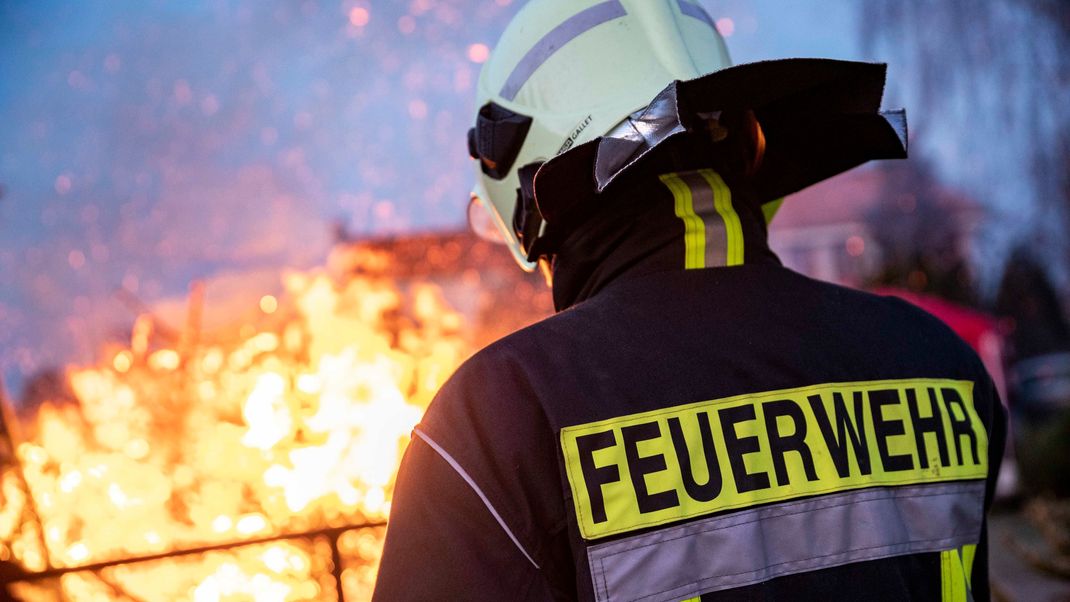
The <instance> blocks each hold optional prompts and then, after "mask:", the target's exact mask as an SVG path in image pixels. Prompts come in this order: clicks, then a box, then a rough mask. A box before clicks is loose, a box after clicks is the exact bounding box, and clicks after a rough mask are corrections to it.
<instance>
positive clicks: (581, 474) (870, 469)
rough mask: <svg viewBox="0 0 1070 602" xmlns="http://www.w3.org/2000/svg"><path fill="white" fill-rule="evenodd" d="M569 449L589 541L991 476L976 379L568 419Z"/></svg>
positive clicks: (854, 385) (568, 464)
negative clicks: (861, 492)
mask: <svg viewBox="0 0 1070 602" xmlns="http://www.w3.org/2000/svg"><path fill="white" fill-rule="evenodd" d="M561 448H562V452H563V455H564V459H565V470H566V474H567V477H568V481H569V485H570V487H571V490H572V498H573V503H574V504H575V510H576V516H577V519H578V523H579V528H580V533H581V534H582V535H583V537H584V538H585V539H596V538H600V537H605V536H608V535H614V534H618V533H625V532H628V531H633V530H636V529H641V528H646V527H653V526H657V525H663V524H666V523H669V522H673V521H678V520H683V519H688V518H693V517H697V516H703V515H707V514H711V513H714V512H721V511H724V510H732V509H737V508H745V507H749V506H753V505H756V504H765V503H769V502H780V501H786V500H790V499H794V498H798V497H801V496H809V495H820V494H825V493H833V492H839V491H848V490H854V489H861V488H864V487H875V486H888V485H912V484H923V483H932V482H939V481H952V480H966V479H983V478H984V477H985V476H986V475H987V473H988V436H987V433H986V431H985V429H984V425H983V423H982V422H981V419H980V417H979V416H978V414H977V411H976V409H975V408H974V401H973V383H972V382H970V381H961V380H949V379H903V380H884V381H865V382H848V383H829V384H821V385H813V386H809V387H801V388H796V389H784V390H779V391H767V392H762V393H754V394H747V395H738V396H735V397H728V398H723V399H714V400H710V401H700V402H697V403H689V404H684V405H679V406H674V407H669V408H664V409H658V410H653V411H649V412H641V413H638V414H631V415H627V416H620V417H616V418H611V419H608V420H600V421H597V422H592V423H588V424H580V425H576V426H570V427H566V428H564V429H562V430H561ZM960 564H961V563H960Z"/></svg>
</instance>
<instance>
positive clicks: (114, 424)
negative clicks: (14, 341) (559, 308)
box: [0, 236, 546, 601]
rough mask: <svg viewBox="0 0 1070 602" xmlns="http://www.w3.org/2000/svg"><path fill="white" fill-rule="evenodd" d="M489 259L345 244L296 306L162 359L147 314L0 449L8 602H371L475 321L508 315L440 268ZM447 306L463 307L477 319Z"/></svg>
mask: <svg viewBox="0 0 1070 602" xmlns="http://www.w3.org/2000/svg"><path fill="white" fill-rule="evenodd" d="M485 245H486V243H481V242H478V241H475V240H473V239H471V238H470V237H467V236H455V237H448V236H447V237H433V238H430V239H428V240H416V241H408V242H406V241H391V242H388V243H376V244H352V245H346V246H343V247H341V248H339V249H338V250H336V252H335V253H334V254H333V255H332V258H331V261H330V262H329V265H330V268H329V269H325V270H315V271H311V272H292V273H288V274H285V275H284V278H283V280H284V289H285V293H284V294H283V295H280V296H279V297H278V298H276V297H274V296H270V295H265V296H263V297H261V299H260V303H259V310H260V311H259V315H260V318H259V319H258V320H257V321H256V323H248V324H243V325H240V326H239V327H238V328H237V329H236V331H235V329H233V328H232V329H229V330H226V331H225V332H223V333H215V334H198V335H196V336H194V335H193V334H191V333H189V332H186V333H184V334H183V336H181V337H179V340H178V341H177V343H175V342H174V341H168V344H161V343H160V342H159V339H164V338H166V337H159V336H155V335H154V331H155V330H156V329H157V326H158V325H157V324H156V323H155V321H154V320H153V319H152V318H150V317H148V316H147V315H143V316H142V317H140V318H138V319H137V320H136V321H135V322H134V326H133V329H132V333H131V336H130V340H129V341H128V342H126V343H125V344H122V345H114V344H113V345H110V346H108V347H106V348H105V349H104V350H103V351H102V353H101V359H100V361H99V362H98V363H96V364H95V365H91V366H71V367H68V368H67V369H66V370H65V371H64V372H63V373H62V379H61V382H59V383H55V384H56V386H54V387H52V388H51V391H50V392H48V393H47V394H44V395H42V399H40V401H39V403H37V404H34V406H33V407H23V408H21V410H20V416H19V417H18V420H17V421H14V420H12V419H11V418H12V417H11V416H8V417H7V419H6V420H5V423H6V424H7V425H8V426H9V430H14V429H15V427H16V426H18V427H19V429H18V430H20V431H21V433H14V434H13V436H12V439H13V441H14V442H15V443H14V444H13V447H12V448H11V449H0V461H6V464H5V465H4V467H3V473H2V474H0V492H2V493H0V494H2V497H3V504H2V510H0V560H2V561H3V562H4V563H5V567H7V568H5V570H4V575H3V576H2V578H3V579H4V580H5V581H13V582H15V583H13V584H12V585H10V586H9V587H10V590H11V593H12V594H13V595H15V596H17V597H21V598H23V599H32V600H38V599H43V600H47V599H60V598H56V596H62V597H63V598H62V599H68V600H98V599H100V600H129V599H137V600H141V599H169V600H170V599H175V600H179V599H189V600H196V601H202V600H248V599H255V600H258V601H259V600H312V599H316V600H318V599H330V598H332V597H336V596H337V597H339V598H340V597H342V596H340V595H339V592H337V589H338V588H339V587H341V590H342V592H341V593H342V594H344V597H345V598H346V599H350V600H354V599H361V598H365V597H367V596H368V595H369V594H370V588H371V585H372V583H373V581H374V576H375V570H376V565H377V559H378V555H379V548H380V547H381V536H382V528H381V525H382V524H383V523H384V521H385V519H386V517H387V515H388V513H389V509H390V497H391V490H392V485H393V482H392V480H393V475H394V472H395V470H396V467H397V464H398V462H399V460H400V456H401V453H402V451H403V449H404V447H405V445H406V444H407V442H408V437H409V433H410V432H411V429H412V427H413V426H414V425H415V424H416V423H417V422H418V421H419V419H420V416H421V414H422V411H423V409H424V408H425V407H426V406H427V404H428V403H430V401H431V398H432V396H433V395H434V393H435V392H436V391H437V390H438V388H439V387H440V386H441V385H442V384H443V382H444V381H445V380H446V378H447V377H448V376H449V375H450V374H451V373H452V372H453V370H454V369H455V368H456V367H457V366H458V365H459V364H460V363H461V362H462V361H463V360H464V359H465V358H466V357H467V356H468V355H469V354H470V353H471V352H472V351H473V350H474V344H475V342H476V341H477V339H478V338H479V336H478V335H474V334H473V328H470V327H469V326H470V325H471V322H473V321H484V320H485V319H486V317H487V316H495V315H497V314H496V310H495V305H496V304H495V303H494V302H493V301H494V295H493V290H494V289H493V287H490V288H488V286H487V284H486V283H480V282H479V280H478V279H479V278H480V274H479V273H476V274H475V275H474V276H473V274H472V273H471V272H470V271H468V270H467V269H464V267H463V264H464V263H466V261H464V260H463V259H462V260H461V261H459V262H458V263H457V264H453V265H455V267H456V266H457V265H460V266H461V267H460V268H457V269H456V270H455V271H454V272H452V273H450V272H443V271H441V270H438V271H436V270H435V268H434V263H435V261H436V259H441V257H442V256H443V254H447V255H448V254H457V255H458V256H461V257H472V256H473V253H475V255H476V256H478V255H479V254H480V253H486V252H487V250H486V249H485V248H484V246H485ZM406 253H409V254H413V253H415V255H414V257H412V258H406ZM399 257H400V258H402V259H403V260H405V261H399V260H398V258H399ZM404 266H408V267H404ZM413 266H416V267H413ZM507 267H508V268H509V270H515V267H514V266H511V265H509V266H507ZM490 273H491V275H492V279H493V274H494V273H495V271H494V270H492V271H491V272H490ZM501 273H502V274H505V273H508V274H510V275H512V274H514V273H515V272H512V271H510V272H505V271H504V270H502V271H501ZM472 278H476V279H477V280H476V282H475V286H474V287H473V286H468V285H471V284H472V283H471V282H467V283H466V280H465V279H468V280H471V279H472ZM517 286H529V287H532V288H531V290H532V291H533V293H532V294H533V296H534V297H536V298H538V299H540V300H541V301H542V302H546V300H545V299H542V298H541V297H538V295H537V294H536V292H535V291H537V289H535V288H534V287H533V286H532V283H531V282H519V281H518V277H516V276H512V277H508V278H500V279H499V280H498V284H497V288H498V289H502V290H505V289H509V290H508V292H509V294H512V293H513V289H515V288H516V287H517ZM450 290H453V291H457V290H467V291H468V293H467V297H466V298H467V299H468V300H467V306H468V308H467V313H468V314H471V315H465V313H463V312H462V311H458V310H457V309H455V304H452V303H450V301H448V300H447V294H446V292H444V291H450ZM488 290H490V291H491V293H489V294H490V296H489V297H488V296H487V295H488ZM202 292H203V291H202ZM462 297H463V296H462ZM193 298H194V299H196V298H197V294H196V293H195V294H194V295H193ZM461 301H462V303H458V304H457V305H460V306H464V305H466V303H464V302H463V301H465V299H464V298H462V299H461ZM197 311H198V309H197V307H196V304H195V303H193V304H192V307H191V316H192V315H194V314H195V313H196V312H197ZM543 313H545V306H543V309H542V310H541V312H539V311H534V312H532V313H531V314H529V315H527V316H521V315H518V314H517V313H516V312H514V316H516V317H514V321H520V322H531V321H533V320H535V319H537V318H538V317H540V316H541V315H542V314H543ZM525 318H526V319H525ZM190 322H191V323H196V320H190ZM518 325H520V324H506V325H505V328H512V327H515V326H518ZM187 329H188V327H187ZM495 334H501V333H500V332H499V333H495ZM480 342H483V341H480ZM172 343H175V344H172ZM5 444H6V442H5ZM5 453H6V457H5ZM191 552H192V553H191ZM82 567H86V568H85V569H84V570H83V569H82ZM332 575H333V576H332ZM46 577H47V578H46Z"/></svg>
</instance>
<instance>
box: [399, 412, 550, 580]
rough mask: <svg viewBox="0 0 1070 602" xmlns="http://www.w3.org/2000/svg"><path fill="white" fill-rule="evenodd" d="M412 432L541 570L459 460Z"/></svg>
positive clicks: (420, 432)
mask: <svg viewBox="0 0 1070 602" xmlns="http://www.w3.org/2000/svg"><path fill="white" fill-rule="evenodd" d="M412 432H413V434H414V435H416V436H417V437H419V438H420V439H422V440H423V442H424V443H426V444H427V445H428V446H430V447H431V449H432V450H434V451H435V453H437V454H438V455H439V456H441V457H442V459H443V460H445V461H446V464H449V465H450V468H452V469H453V470H454V471H455V472H456V473H457V474H458V475H459V476H460V477H461V479H462V480H463V481H464V482H465V483H467V484H468V486H469V487H470V488H471V489H472V491H474V492H475V494H476V495H477V496H479V499H480V500H482V502H483V505H484V506H486V507H487V510H488V511H490V514H491V516H492V517H494V520H495V521H497V523H498V526H500V527H501V528H502V530H503V531H505V534H506V535H507V536H508V537H509V539H510V540H511V541H512V542H513V545H515V546H516V549H518V550H520V553H521V554H523V555H524V558H527V560H528V562H530V563H531V565H532V566H534V567H535V568H536V569H539V568H540V567H539V564H538V563H537V562H535V560H534V559H533V558H532V557H531V555H530V554H528V552H527V550H525V549H524V546H522V545H520V540H518V539H517V537H516V535H515V534H513V531H512V530H511V529H510V528H509V526H508V525H506V524H505V519H503V518H502V516H501V514H499V513H498V510H497V509H496V508H495V507H494V504H491V503H490V500H489V499H487V495H486V494H485V493H483V490H482V489H480V488H479V485H476V482H475V479H473V478H472V477H471V475H469V474H468V472H467V471H465V469H464V468H463V467H461V465H460V463H459V462H457V460H455V459H454V458H453V456H451V455H450V454H449V452H447V451H446V450H445V449H442V446H440V445H439V444H438V443H436V442H435V440H434V439H432V438H431V437H429V436H428V435H427V433H424V432H423V431H421V430H420V429H419V428H415V429H413V431H412Z"/></svg>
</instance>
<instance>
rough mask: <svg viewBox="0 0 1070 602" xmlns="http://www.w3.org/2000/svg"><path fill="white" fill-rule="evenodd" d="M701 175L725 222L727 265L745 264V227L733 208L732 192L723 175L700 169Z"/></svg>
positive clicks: (714, 204) (718, 212)
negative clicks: (711, 192) (711, 190)
mask: <svg viewBox="0 0 1070 602" xmlns="http://www.w3.org/2000/svg"><path fill="white" fill-rule="evenodd" d="M698 173H699V174H701V175H702V177H703V178H705V180H706V182H707V183H709V185H710V188H712V189H713V206H714V208H716V209H717V214H718V215H720V216H721V219H722V220H723V221H724V229H725V234H726V238H727V239H728V245H727V246H728V248H727V250H726V252H725V265H741V264H742V263H743V226H742V225H741V224H740V223H739V214H738V213H736V210H735V208H734V207H732V192H731V191H730V190H728V185H727V184H725V183H724V180H723V179H721V175H720V174H718V173H717V172H715V171H713V170H712V169H700V170H699V172H698Z"/></svg>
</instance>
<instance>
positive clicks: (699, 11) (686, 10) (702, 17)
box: [676, 0, 717, 31]
mask: <svg viewBox="0 0 1070 602" xmlns="http://www.w3.org/2000/svg"><path fill="white" fill-rule="evenodd" d="M676 4H677V5H678V6H679V7H680V12H681V13H682V14H683V15H685V16H688V17H691V18H692V19H698V20H699V21H702V22H703V23H705V24H706V25H709V26H710V27H712V28H713V29H714V31H717V25H715V24H714V23H713V19H711V18H710V15H709V14H708V13H707V12H706V9H704V8H702V7H701V6H699V5H697V4H692V3H690V2H687V1H686V0H676Z"/></svg>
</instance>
